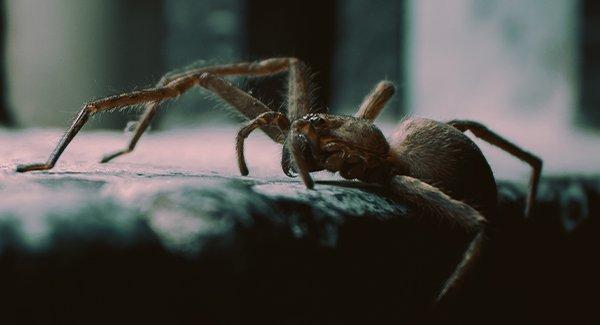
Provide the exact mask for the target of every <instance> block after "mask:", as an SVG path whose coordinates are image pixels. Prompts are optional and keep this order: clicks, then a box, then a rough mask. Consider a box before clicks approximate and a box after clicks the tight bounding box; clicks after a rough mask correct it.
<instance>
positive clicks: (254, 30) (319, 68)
mask: <svg viewBox="0 0 600 325" xmlns="http://www.w3.org/2000/svg"><path fill="white" fill-rule="evenodd" d="M335 9H336V2H335V1H333V0H332V1H319V0H305V1H280V0H254V1H253V0H246V17H245V31H246V33H247V34H246V38H245V40H246V43H245V49H246V54H247V58H248V59H251V60H254V59H261V58H267V57H274V56H294V57H297V58H299V59H301V60H303V61H304V62H306V63H307V64H308V65H309V67H310V68H311V72H312V74H313V76H314V77H313V78H312V86H313V88H314V89H315V92H314V93H313V94H314V96H313V103H314V105H313V106H314V107H316V108H322V107H326V106H329V104H330V100H331V90H332V82H331V77H332V76H331V74H332V73H331V71H332V61H333V52H334V46H335V44H334V36H335V20H336V12H335ZM285 85H286V84H285V79H284V77H283V76H278V77H275V78H268V79H265V80H260V81H255V80H251V81H249V86H250V89H252V90H253V92H254V94H255V95H256V96H257V97H258V98H259V99H261V100H263V101H265V103H266V104H270V107H272V108H273V109H278V108H279V107H282V105H284V104H285V102H284V99H285V98H284V95H285Z"/></svg>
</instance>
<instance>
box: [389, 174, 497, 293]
mask: <svg viewBox="0 0 600 325" xmlns="http://www.w3.org/2000/svg"><path fill="white" fill-rule="evenodd" d="M389 185H390V189H391V191H392V192H393V193H394V194H395V195H397V196H398V197H400V198H402V199H403V200H405V201H406V202H408V203H409V204H412V205H413V206H415V207H416V208H418V209H420V210H421V211H422V212H423V215H424V216H428V217H433V218H441V219H442V220H445V221H447V222H448V223H455V224H458V225H459V226H460V227H461V228H463V229H464V230H465V231H467V232H468V233H472V234H474V237H473V239H472V240H471V243H470V244H469V246H468V247H467V249H466V251H465V252H464V254H463V258H462V260H461V261H460V262H459V264H458V265H457V266H456V268H455V269H454V271H453V273H452V274H451V275H450V277H448V279H447V280H446V282H445V283H444V286H443V287H442V290H440V292H439V293H438V295H437V297H436V300H437V302H439V301H441V300H442V299H443V298H444V297H446V296H447V295H448V293H449V292H450V291H451V290H453V289H455V288H456V287H457V285H458V283H459V282H460V281H461V280H462V279H463V277H464V276H465V275H466V273H467V272H468V271H469V269H470V268H471V267H472V266H473V264H474V262H475V261H476V259H477V256H478V255H479V252H480V249H481V244H482V242H483V239H484V229H485V225H486V223H487V221H486V219H485V218H484V217H483V216H482V215H481V214H480V213H479V212H478V211H477V210H475V209H473V208H472V207H470V206H469V205H467V204H465V203H463V202H460V201H457V200H454V199H453V198H451V197H450V196H448V195H446V194H444V193H443V192H442V191H441V190H439V189H438V188H436V187H434V186H431V185H429V184H427V183H425V182H423V181H420V180H418V179H416V178H412V177H408V176H395V177H393V178H392V180H391V181H390V183H389ZM434 221H436V222H437V220H434Z"/></svg>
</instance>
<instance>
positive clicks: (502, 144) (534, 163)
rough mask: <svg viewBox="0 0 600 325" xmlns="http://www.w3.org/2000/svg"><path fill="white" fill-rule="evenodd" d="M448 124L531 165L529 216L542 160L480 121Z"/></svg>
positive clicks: (462, 121) (535, 193)
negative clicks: (470, 133) (468, 132)
mask: <svg viewBox="0 0 600 325" xmlns="http://www.w3.org/2000/svg"><path fill="white" fill-rule="evenodd" d="M448 124H449V125H450V126H453V127H455V128H457V129H458V130H460V131H461V132H465V131H471V132H472V133H473V135H475V136H476V137H478V138H480V139H482V140H484V141H486V142H488V143H490V144H492V145H494V146H496V147H498V148H500V149H502V150H504V151H506V152H508V153H509V154H511V155H513V156H514V157H517V158H518V159H520V160H522V161H524V162H526V163H527V164H529V165H530V166H531V168H532V169H533V172H532V174H531V179H530V181H529V194H528V195H527V202H526V205H525V216H526V217H527V216H529V214H530V213H531V208H532V207H533V205H534V204H535V198H536V195H537V188H538V184H539V182H540V175H541V173H542V160H541V159H540V158H539V157H537V156H535V155H534V154H532V153H529V152H527V151H525V150H523V149H521V148H520V147H518V146H517V145H515V144H514V143H512V142H510V141H508V140H506V139H505V138H503V137H502V136H500V135H499V134H497V133H495V132H494V131H492V130H490V129H488V128H487V127H486V126H485V125H483V124H481V123H479V122H475V121H469V120H453V121H450V122H448Z"/></svg>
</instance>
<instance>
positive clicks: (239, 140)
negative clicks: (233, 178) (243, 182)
mask: <svg viewBox="0 0 600 325" xmlns="http://www.w3.org/2000/svg"><path fill="white" fill-rule="evenodd" d="M270 125H273V126H276V127H277V128H278V129H279V130H281V132H282V133H284V134H285V133H287V132H288V131H289V129H290V121H289V120H288V119H287V117H285V115H283V114H282V113H279V112H266V113H262V114H260V115H259V116H258V117H257V118H255V119H253V120H251V121H248V122H246V124H245V125H244V126H243V127H242V128H241V129H240V131H239V132H238V134H237V136H236V141H235V144H236V145H235V150H236V153H237V160H238V166H239V168H240V173H241V174H242V175H243V176H247V175H248V166H247V165H246V159H245V158H244V140H246V138H247V137H248V135H250V133H252V131H254V130H256V128H258V127H261V126H270ZM279 142H280V143H283V139H281V140H280V141H279Z"/></svg>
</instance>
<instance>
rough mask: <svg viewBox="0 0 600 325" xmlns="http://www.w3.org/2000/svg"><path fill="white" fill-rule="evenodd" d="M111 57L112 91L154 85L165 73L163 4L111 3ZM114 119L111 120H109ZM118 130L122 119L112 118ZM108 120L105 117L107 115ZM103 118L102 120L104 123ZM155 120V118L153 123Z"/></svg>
mask: <svg viewBox="0 0 600 325" xmlns="http://www.w3.org/2000/svg"><path fill="white" fill-rule="evenodd" d="M114 5H115V8H114V13H115V16H114V19H113V20H112V21H111V22H110V23H109V25H113V26H112V27H110V28H112V29H113V35H114V39H113V40H112V45H113V50H112V53H110V52H109V51H107V55H108V56H109V57H110V58H109V62H110V63H111V65H110V66H111V73H112V74H113V75H114V77H113V78H112V79H113V80H115V83H114V84H112V85H111V88H113V89H114V91H111V93H110V95H112V94H114V93H118V92H121V91H130V90H133V89H140V88H144V87H148V86H154V84H155V83H156V82H157V81H158V80H159V79H160V77H161V76H162V75H163V74H164V73H165V72H166V71H165V70H166V68H165V58H164V55H163V54H164V53H163V49H164V43H165V39H166V36H167V35H166V22H165V17H164V0H128V1H116V2H114ZM126 114H127V116H128V119H130V120H136V119H137V118H136V117H135V115H136V114H137V113H136V112H133V111H132V110H128V111H126ZM113 116H114V117H113ZM113 116H111V117H110V118H114V119H116V120H117V121H116V123H118V127H119V128H121V127H122V124H123V122H124V119H123V116H122V115H120V114H113ZM107 117H108V114H107ZM104 118H105V117H103V119H104ZM158 120H159V119H158V118H156V119H155V121H154V122H153V123H156V121H158Z"/></svg>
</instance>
